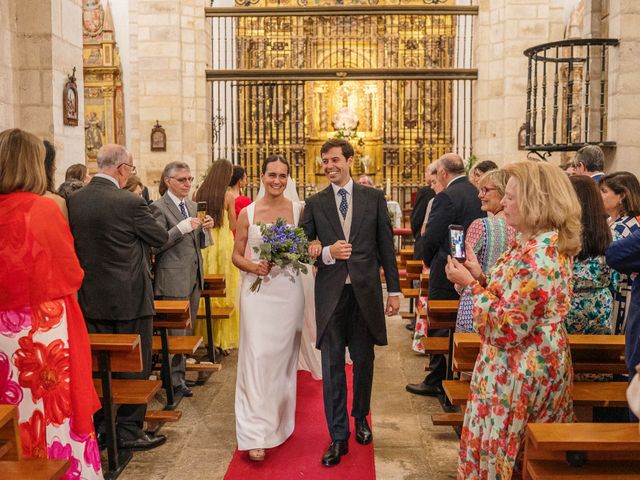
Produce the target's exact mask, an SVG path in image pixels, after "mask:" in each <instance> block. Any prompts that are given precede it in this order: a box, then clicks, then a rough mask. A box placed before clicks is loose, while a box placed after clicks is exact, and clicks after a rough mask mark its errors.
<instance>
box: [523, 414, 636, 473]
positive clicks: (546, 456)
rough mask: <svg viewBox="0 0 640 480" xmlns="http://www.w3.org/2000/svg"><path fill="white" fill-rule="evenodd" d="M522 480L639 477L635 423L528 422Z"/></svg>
mask: <svg viewBox="0 0 640 480" xmlns="http://www.w3.org/2000/svg"><path fill="white" fill-rule="evenodd" d="M524 448H525V450H524V463H523V474H524V479H525V480H556V479H570V478H576V479H577V478H580V479H595V478H598V479H607V480H622V479H632V478H634V479H637V478H640V461H638V459H639V458H640V433H638V425H637V424H636V423H530V424H528V425H527V433H526V437H525V447H524Z"/></svg>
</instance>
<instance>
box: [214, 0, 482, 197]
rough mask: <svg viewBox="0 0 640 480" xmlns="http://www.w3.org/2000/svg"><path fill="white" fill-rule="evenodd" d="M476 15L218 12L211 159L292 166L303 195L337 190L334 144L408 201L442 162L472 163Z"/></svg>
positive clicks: (453, 11) (394, 10)
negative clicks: (331, 164)
mask: <svg viewBox="0 0 640 480" xmlns="http://www.w3.org/2000/svg"><path fill="white" fill-rule="evenodd" d="M477 8H478V7H475V6H433V5H416V6H378V5H372V6H367V7H359V6H340V7H335V6H334V7H306V8H299V7H295V8H289V7H287V8H283V7H278V8H275V7H273V8H262V7H258V8H242V7H240V8H210V9H207V16H208V17H209V18H210V21H211V31H212V43H211V51H212V61H211V65H212V68H211V70H208V71H207V79H208V80H209V82H210V85H211V101H212V105H211V109H212V140H213V141H212V157H213V159H215V158H220V157H225V158H228V159H230V160H232V161H233V162H234V163H238V164H240V165H243V166H245V168H246V169H247V171H248V174H249V176H250V178H251V183H250V188H252V189H253V190H254V191H255V190H256V189H257V187H258V185H259V165H260V164H261V162H262V160H263V159H264V158H265V157H266V156H267V155H269V154H270V153H282V154H284V155H285V157H286V158H287V159H288V160H289V161H290V163H291V164H292V176H293V177H294V178H295V179H296V182H297V185H298V187H299V194H300V196H301V197H303V198H304V197H306V196H307V195H309V194H311V193H314V192H315V191H316V190H317V189H318V188H321V187H322V186H323V184H325V183H326V180H325V178H324V175H323V174H322V171H321V169H320V165H319V149H320V146H321V145H322V143H324V141H326V140H327V138H329V137H343V138H347V139H349V141H351V143H352V144H353V145H354V147H355V149H356V161H355V165H354V172H353V173H354V174H356V175H357V174H359V173H367V174H369V175H371V176H372V177H373V178H374V181H375V183H376V184H378V185H386V184H387V182H389V183H390V184H391V188H392V192H388V193H389V194H390V195H391V196H392V197H393V198H394V199H396V200H399V201H401V202H402V201H404V200H406V199H407V194H406V193H405V192H408V191H410V190H414V189H415V188H416V186H418V185H422V184H423V181H424V171H425V167H426V166H427V165H428V163H430V162H431V161H433V160H435V159H437V158H438V157H439V156H441V155H442V154H443V153H445V152H448V151H456V152H458V153H460V154H461V155H462V156H463V157H468V156H469V155H470V154H471V153H472V150H471V128H470V122H471V84H472V81H473V80H474V79H475V78H477V71H476V70H475V69H474V68H472V59H471V55H470V52H471V51H472V48H471V47H472V45H471V44H472V36H471V35H472V33H471V32H472V30H473V26H472V23H473V18H474V17H475V15H477Z"/></svg>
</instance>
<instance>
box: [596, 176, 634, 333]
mask: <svg viewBox="0 0 640 480" xmlns="http://www.w3.org/2000/svg"><path fill="white" fill-rule="evenodd" d="M598 186H599V187H600V194H601V195H602V200H603V202H604V209H605V211H606V212H607V215H608V216H609V224H610V227H611V231H612V232H613V234H614V240H617V239H620V238H625V237H628V236H629V235H631V234H632V233H633V232H635V231H636V230H638V228H640V221H639V219H640V217H639V216H640V182H638V179H637V178H636V176H635V175H634V174H633V173H631V172H615V173H611V174H609V175H605V176H604V177H602V179H601V180H600V183H599V184H598ZM635 276H636V275H635V274H633V273H632V274H630V275H627V274H620V278H619V282H618V291H617V292H616V295H615V297H614V301H613V315H612V323H613V330H614V333H615V334H616V335H620V334H624V332H625V327H626V322H627V316H628V314H629V309H628V308H627V306H628V305H630V303H631V284H632V283H633V279H634V278H635Z"/></svg>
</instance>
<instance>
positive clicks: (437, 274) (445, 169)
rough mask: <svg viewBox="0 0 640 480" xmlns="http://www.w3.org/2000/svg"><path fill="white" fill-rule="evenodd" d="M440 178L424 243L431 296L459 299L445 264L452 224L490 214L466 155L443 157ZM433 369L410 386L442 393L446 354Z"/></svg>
mask: <svg viewBox="0 0 640 480" xmlns="http://www.w3.org/2000/svg"><path fill="white" fill-rule="evenodd" d="M436 178H437V181H438V182H439V183H440V185H442V186H445V188H444V190H442V191H441V192H440V193H438V194H437V195H436V196H435V197H434V199H433V204H432V206H431V211H430V212H429V219H428V220H427V223H428V228H427V229H426V231H425V234H424V237H423V243H422V254H423V257H422V258H423V260H424V263H425V264H426V265H427V267H430V269H431V270H430V275H429V295H428V298H429V300H456V299H458V298H459V295H458V292H456V290H455V288H454V287H453V284H452V283H451V282H450V281H449V280H447V276H446V274H445V271H444V267H445V266H446V265H447V257H448V256H449V255H451V246H450V244H449V225H462V228H463V229H464V231H465V232H466V231H467V228H469V225H470V224H471V222H473V221H474V220H475V219H476V218H480V217H486V215H487V214H486V213H485V212H483V211H482V210H481V209H480V205H481V204H480V199H479V198H478V190H477V189H476V187H474V186H473V184H472V183H471V182H470V181H469V179H468V178H467V176H466V175H465V170H464V163H463V161H462V158H461V157H460V156H459V155H457V154H455V153H446V154H444V155H443V156H442V157H440V158H439V159H438V161H437V166H436ZM447 334H448V332H447V330H429V334H428V335H429V336H430V337H446V336H447ZM429 367H430V370H431V372H430V373H429V375H427V377H426V378H425V379H424V381H423V382H422V383H417V384H415V383H414V384H409V385H407V387H406V389H407V391H408V392H410V393H414V394H416V395H430V396H437V395H440V394H441V393H442V392H443V391H442V380H444V379H445V376H446V371H447V363H446V359H445V356H444V355H432V356H431V361H430V363H429Z"/></svg>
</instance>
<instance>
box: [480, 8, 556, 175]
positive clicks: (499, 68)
mask: <svg viewBox="0 0 640 480" xmlns="http://www.w3.org/2000/svg"><path fill="white" fill-rule="evenodd" d="M564 9H565V5H564V1H563V0H480V1H479V14H478V18H477V23H476V28H475V32H474V55H475V62H476V65H477V68H478V80H477V81H476V82H475V83H476V85H475V88H474V93H473V95H474V97H473V116H474V120H473V129H472V131H473V150H474V153H475V155H476V156H477V157H478V158H479V159H480V160H494V161H496V162H498V163H499V164H504V163H506V162H510V161H514V160H523V159H525V158H526V152H525V151H523V150H518V131H519V129H520V126H521V125H522V124H523V123H524V121H525V112H526V98H527V97H526V94H527V59H526V57H525V56H524V55H523V54H522V52H523V51H524V50H525V49H527V48H529V47H532V46H535V45H539V44H541V43H545V42H550V41H554V40H561V39H562V38H563V28H564V25H563V24H564Z"/></svg>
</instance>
